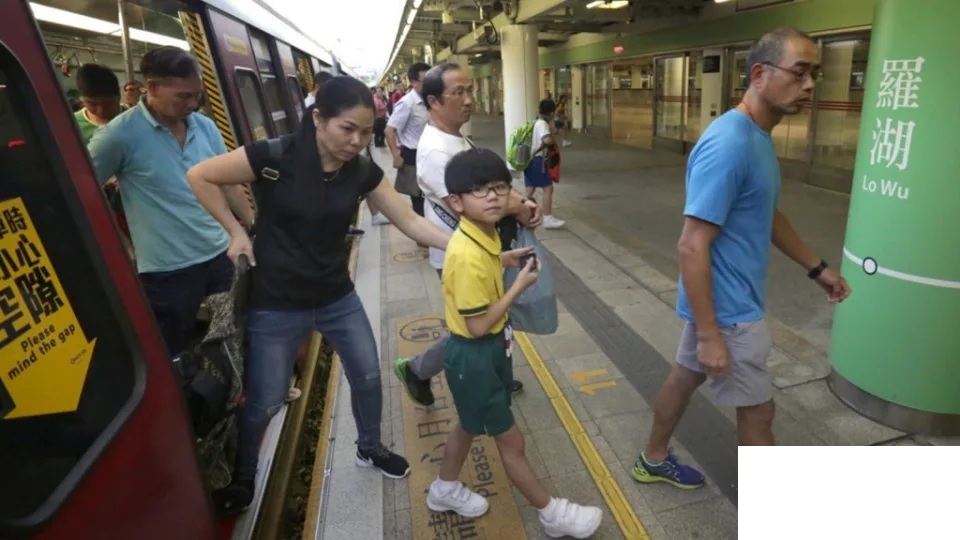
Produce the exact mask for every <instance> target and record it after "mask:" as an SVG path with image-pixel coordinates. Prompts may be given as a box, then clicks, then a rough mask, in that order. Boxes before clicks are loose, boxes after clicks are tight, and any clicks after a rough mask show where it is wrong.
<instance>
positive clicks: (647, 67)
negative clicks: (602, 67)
mask: <svg viewBox="0 0 960 540" xmlns="http://www.w3.org/2000/svg"><path fill="white" fill-rule="evenodd" d="M611 70H612V74H613V85H614V87H613V90H612V91H611V107H612V109H613V119H612V125H611V138H612V139H613V140H614V141H617V142H620V143H624V144H629V145H631V146H640V147H643V148H651V147H652V146H653V59H652V58H637V59H633V60H629V61H627V62H625V63H623V64H615V65H613V66H612V68H611Z"/></svg>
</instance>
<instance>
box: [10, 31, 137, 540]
mask: <svg viewBox="0 0 960 540" xmlns="http://www.w3.org/2000/svg"><path fill="white" fill-rule="evenodd" d="M36 95H37V93H36V92H35V91H34V89H33V87H32V85H31V83H30V80H29V79H28V78H27V75H26V73H25V72H24V71H23V69H22V68H21V66H20V64H19V63H18V62H17V60H16V59H15V58H14V57H13V55H12V54H10V52H9V51H8V50H7V49H6V48H5V47H3V46H2V45H0V163H2V164H3V166H0V536H4V533H9V532H16V531H19V532H21V533H22V532H24V530H25V529H29V528H31V527H35V526H37V525H38V524H40V523H42V522H44V521H46V520H47V519H48V518H49V517H50V516H52V514H53V513H54V512H55V511H56V510H57V508H58V507H59V506H60V505H61V504H62V503H63V502H64V500H65V499H66V497H67V496H68V495H69V493H70V492H71V491H72V490H73V489H74V488H75V487H76V486H77V485H78V483H79V482H80V480H81V478H82V477H83V475H84V474H86V472H87V471H88V470H89V469H90V467H91V465H92V464H93V463H94V461H95V460H96V458H97V457H98V456H99V455H100V454H101V453H102V452H103V451H104V449H105V448H106V446H107V445H108V444H109V442H110V441H111V440H112V439H113V438H114V436H116V434H117V433H118V432H119V430H120V428H121V427H122V425H123V423H124V422H125V421H126V419H127V418H128V417H129V415H130V414H131V413H132V411H133V410H134V409H135V408H136V406H137V404H138V403H139V401H140V399H141V398H142V395H143V388H144V386H145V380H144V378H145V370H144V367H143V366H144V364H143V356H142V351H141V349H140V347H139V345H138V344H137V341H136V336H135V334H134V331H133V329H132V328H131V326H130V323H129V321H128V319H127V318H126V317H125V316H124V314H125V311H124V308H123V306H122V303H121V301H120V299H119V298H118V293H117V292H116V290H115V289H114V288H113V286H112V284H111V283H110V282H109V281H108V278H107V277H106V276H107V270H106V268H105V263H104V262H103V261H102V259H100V256H99V255H98V253H99V252H98V251H97V249H98V248H97V240H96V239H94V237H93V231H92V230H91V228H90V226H89V222H88V221H87V219H86V217H85V216H83V214H82V212H83V210H82V209H80V207H79V203H78V202H77V200H76V195H75V194H74V192H73V189H74V188H73V187H72V184H71V181H70V178H69V176H68V172H67V171H68V167H67V164H65V163H63V161H62V158H61V157H60V155H59V153H57V151H56V148H57V145H56V144H54V140H53V134H52V133H51V132H50V128H49V127H48V126H47V125H46V124H45V123H44V121H43V118H44V116H43V113H42V112H41V109H40V104H39V103H38V101H37V98H36ZM75 216H81V217H75ZM101 240H102V239H101ZM114 241H119V240H118V239H114Z"/></svg>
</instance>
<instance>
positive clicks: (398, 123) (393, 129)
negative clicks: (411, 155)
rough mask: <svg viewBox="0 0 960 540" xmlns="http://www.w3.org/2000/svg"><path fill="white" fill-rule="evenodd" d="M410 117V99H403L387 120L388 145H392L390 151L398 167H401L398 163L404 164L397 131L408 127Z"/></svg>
mask: <svg viewBox="0 0 960 540" xmlns="http://www.w3.org/2000/svg"><path fill="white" fill-rule="evenodd" d="M409 119H410V101H408V100H402V99H401V100H400V101H398V102H397V103H396V105H394V106H393V114H391V115H390V119H389V120H387V128H386V129H385V130H384V134H385V135H386V138H387V146H388V147H390V153H391V154H392V155H393V164H394V167H396V168H398V169H399V168H400V167H397V163H400V166H403V158H402V157H401V156H400V142H399V139H398V137H397V133H398V132H399V131H400V130H402V129H403V128H404V127H406V125H407V121H408V120H409Z"/></svg>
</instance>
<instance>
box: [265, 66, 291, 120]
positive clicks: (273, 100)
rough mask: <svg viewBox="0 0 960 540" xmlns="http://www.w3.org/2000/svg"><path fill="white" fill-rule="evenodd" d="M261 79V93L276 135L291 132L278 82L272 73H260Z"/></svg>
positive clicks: (281, 90)
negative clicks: (265, 101)
mask: <svg viewBox="0 0 960 540" xmlns="http://www.w3.org/2000/svg"><path fill="white" fill-rule="evenodd" d="M260 78H261V80H263V94H264V95H265V96H266V98H267V110H268V111H270V117H271V118H273V125H274V126H276V128H277V135H286V134H287V133H292V132H293V126H292V125H291V122H290V119H289V118H287V109H286V108H285V107H284V106H283V96H282V95H281V92H283V89H282V88H281V87H280V82H279V81H278V80H277V78H276V77H274V76H273V75H266V74H261V75H260Z"/></svg>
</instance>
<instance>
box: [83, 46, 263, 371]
mask: <svg viewBox="0 0 960 540" xmlns="http://www.w3.org/2000/svg"><path fill="white" fill-rule="evenodd" d="M140 71H141V72H142V73H143V76H144V77H145V78H146V81H147V84H146V88H147V92H146V95H145V96H143V98H141V100H140V102H139V103H138V104H137V106H136V107H133V108H131V109H129V110H127V111H126V112H124V113H122V114H120V116H118V117H117V118H115V119H114V120H113V121H112V122H110V123H109V124H108V125H106V126H103V127H102V128H100V129H99V130H97V132H96V133H95V134H94V136H93V139H92V140H91V141H90V144H89V146H88V150H89V152H90V158H91V160H92V161H93V166H94V169H95V170H96V174H97V178H98V180H99V181H100V182H105V181H106V180H107V179H108V178H110V177H111V176H116V177H117V182H118V184H119V186H120V196H121V198H122V200H123V206H124V209H125V210H126V214H127V221H128V223H129V226H130V234H131V236H132V239H133V245H134V248H135V249H136V253H137V270H138V271H139V273H140V280H141V283H142V285H143V288H144V292H145V293H146V295H147V299H148V300H149V302H150V306H151V308H152V309H153V312H154V315H155V316H156V319H157V323H158V324H159V326H160V331H161V333H162V334H163V337H164V340H165V341H166V344H167V348H168V349H169V351H170V354H171V355H176V354H178V353H180V352H181V351H182V349H183V348H184V346H185V345H186V341H187V338H188V336H189V333H190V330H191V328H192V327H193V326H194V324H195V321H196V315H197V311H198V310H199V308H200V304H201V302H202V301H203V299H204V298H205V297H206V296H208V295H210V294H214V293H218V292H224V291H227V290H229V288H230V285H231V282H232V279H233V265H232V263H231V262H230V260H229V259H228V258H227V256H226V251H227V246H228V245H229V243H230V237H229V236H228V235H227V232H226V231H225V230H224V229H223V228H222V227H221V226H220V224H219V223H217V221H216V220H215V219H213V217H212V216H210V214H209V213H208V212H207V211H206V209H204V208H203V206H201V205H200V203H199V202H198V201H197V199H196V197H195V196H194V194H193V190H191V189H190V186H189V185H188V184H187V180H186V172H187V170H189V169H190V167H192V166H194V165H196V164H197V163H200V162H201V161H204V160H206V159H208V158H211V157H213V156H216V155H219V154H223V153H226V151H227V149H226V147H225V145H224V143H223V138H222V137H221V136H220V133H219V131H217V127H216V125H215V124H214V123H213V121H212V120H210V119H209V118H207V117H206V116H203V115H202V114H199V113H195V112H194V110H195V109H196V108H197V103H198V101H199V100H200V96H201V93H202V91H203V85H202V83H201V80H200V66H199V65H198V64H197V61H196V60H195V59H194V58H193V57H192V56H190V54H189V53H187V52H186V51H183V50H181V49H178V48H176V47H161V48H159V49H154V50H152V51H150V52H148V53H147V54H146V55H144V57H143V60H142V62H141V64H140ZM226 194H227V198H228V200H229V201H230V205H231V208H232V209H233V211H234V212H235V213H236V214H237V215H238V216H239V217H240V219H241V221H243V222H244V223H250V222H251V221H252V217H253V216H252V209H251V208H250V206H249V204H248V203H247V201H246V197H245V195H244V193H243V191H242V189H241V188H240V186H230V188H227V189H226Z"/></svg>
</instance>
